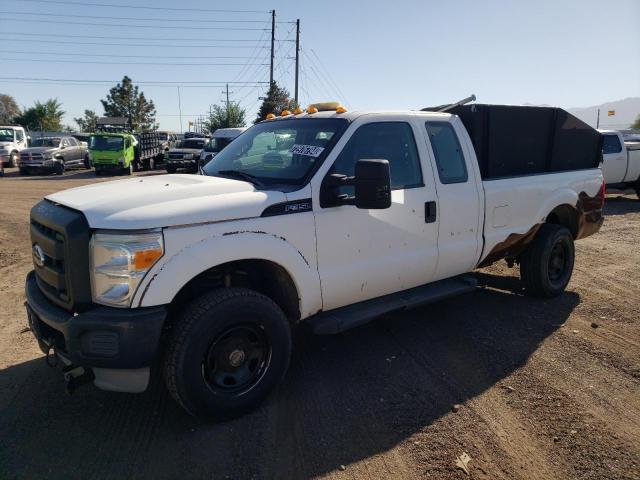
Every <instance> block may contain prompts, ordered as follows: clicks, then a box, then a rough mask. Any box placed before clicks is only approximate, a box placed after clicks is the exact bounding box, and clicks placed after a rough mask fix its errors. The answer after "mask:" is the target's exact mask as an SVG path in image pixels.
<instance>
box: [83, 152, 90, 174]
mask: <svg viewBox="0 0 640 480" xmlns="http://www.w3.org/2000/svg"><path fill="white" fill-rule="evenodd" d="M84 169H85V170H91V160H89V155H86V156H85V157H84Z"/></svg>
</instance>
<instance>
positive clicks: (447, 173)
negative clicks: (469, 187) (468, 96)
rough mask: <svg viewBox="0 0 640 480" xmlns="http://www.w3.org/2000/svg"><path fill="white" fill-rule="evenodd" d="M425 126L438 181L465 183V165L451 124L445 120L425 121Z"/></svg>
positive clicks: (466, 176) (466, 175)
mask: <svg viewBox="0 0 640 480" xmlns="http://www.w3.org/2000/svg"><path fill="white" fill-rule="evenodd" d="M426 127H427V133H428V135H429V140H430V141H431V147H432V148H433V154H434V155H435V157H436V166H437V167H438V177H439V178H440V183H442V184H445V185H446V184H450V183H465V182H466V181H467V179H468V178H469V176H468V174H467V165H466V163H465V161H464V155H463V154H462V147H460V142H459V141H458V136H457V135H456V132H455V130H454V129H453V126H451V124H450V123H446V122H427V123H426Z"/></svg>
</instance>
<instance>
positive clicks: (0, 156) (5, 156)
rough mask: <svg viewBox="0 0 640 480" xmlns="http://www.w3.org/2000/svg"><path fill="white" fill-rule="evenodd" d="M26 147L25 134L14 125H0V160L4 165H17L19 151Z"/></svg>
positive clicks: (22, 129)
mask: <svg viewBox="0 0 640 480" xmlns="http://www.w3.org/2000/svg"><path fill="white" fill-rule="evenodd" d="M25 148H27V134H26V132H25V131H24V128H22V127H20V126H16V125H11V126H5V127H0V162H2V164H3V166H5V167H17V166H18V160H19V159H20V152H21V151H22V150H24V149H25Z"/></svg>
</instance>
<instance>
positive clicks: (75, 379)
mask: <svg viewBox="0 0 640 480" xmlns="http://www.w3.org/2000/svg"><path fill="white" fill-rule="evenodd" d="M62 374H63V375H64V380H65V382H66V385H65V388H66V390H67V393H68V394H69V395H71V394H73V392H75V391H76V389H77V388H78V387H80V386H82V385H84V384H85V383H90V382H92V381H93V379H94V378H95V376H94V375H93V372H92V371H91V369H85V368H84V367H76V366H74V365H68V366H66V367H64V368H63V369H62Z"/></svg>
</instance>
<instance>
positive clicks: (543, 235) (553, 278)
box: [520, 223, 575, 298]
mask: <svg viewBox="0 0 640 480" xmlns="http://www.w3.org/2000/svg"><path fill="white" fill-rule="evenodd" d="M574 259H575V248H574V244H573V236H572V235H571V232H569V230H568V229H567V228H566V227H563V226H561V225H555V224H549V223H547V224H544V225H542V226H541V227H540V230H538V233H537V234H536V236H535V238H534V239H533V241H532V242H531V243H530V244H529V246H528V247H527V250H525V252H524V253H523V254H522V256H521V257H520V278H521V279H522V282H523V283H524V286H525V289H526V290H527V292H528V293H529V294H531V295H534V296H536V297H547V298H550V297H556V296H558V295H560V294H562V292H564V290H565V288H566V287H567V284H568V283H569V280H570V279H571V274H572V273H573V264H574Z"/></svg>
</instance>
